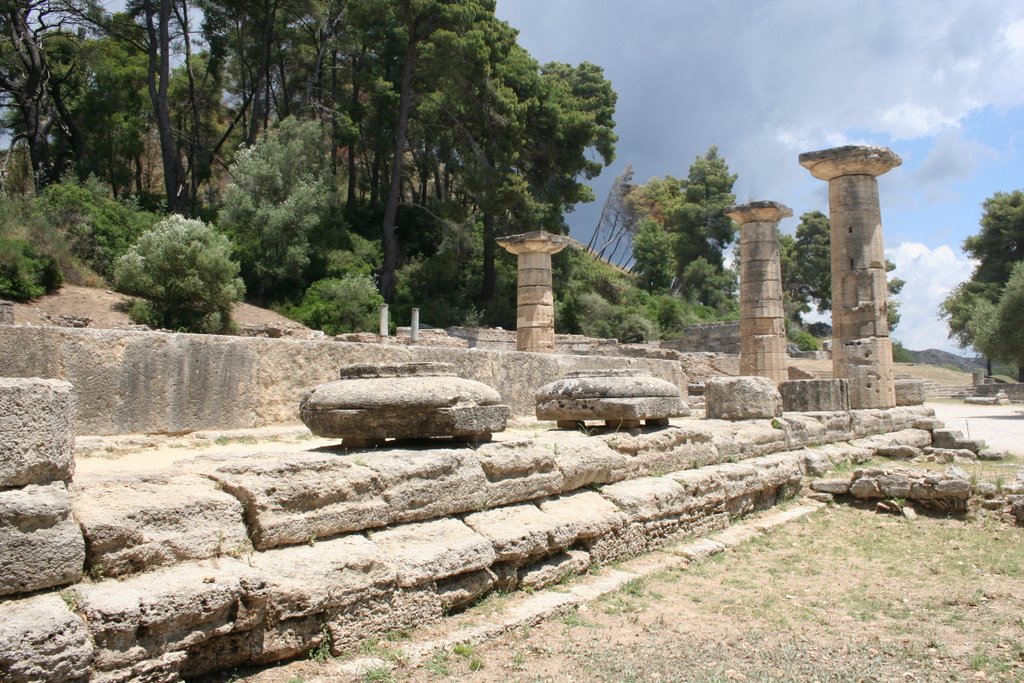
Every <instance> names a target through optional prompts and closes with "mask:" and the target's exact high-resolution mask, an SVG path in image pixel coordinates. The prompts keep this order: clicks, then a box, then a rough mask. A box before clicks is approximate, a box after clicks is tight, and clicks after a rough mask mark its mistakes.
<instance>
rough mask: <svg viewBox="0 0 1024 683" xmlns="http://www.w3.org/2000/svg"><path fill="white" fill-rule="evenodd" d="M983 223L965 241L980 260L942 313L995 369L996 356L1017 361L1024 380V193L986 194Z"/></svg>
mask: <svg viewBox="0 0 1024 683" xmlns="http://www.w3.org/2000/svg"><path fill="white" fill-rule="evenodd" d="M980 225H981V230H980V231H979V232H978V234H977V235H972V236H971V237H968V238H967V239H966V240H964V245H963V247H964V251H965V252H967V254H968V255H969V256H971V257H972V258H974V259H975V260H976V261H977V263H978V265H977V267H976V268H975V269H974V272H973V273H972V274H971V277H970V279H968V280H967V281H966V282H963V283H961V284H960V285H958V286H957V287H956V288H955V289H954V290H953V291H952V292H951V293H950V294H949V296H948V297H946V299H945V300H944V301H943V302H942V305H941V306H940V308H939V316H940V317H941V318H944V319H945V320H946V323H947V325H948V326H949V336H950V338H951V339H953V340H955V341H956V342H957V344H959V345H960V346H961V347H962V348H968V347H972V348H974V349H975V350H976V351H978V352H979V353H981V354H982V355H984V356H985V357H986V358H988V359H989V361H990V362H989V372H991V361H992V360H993V359H995V360H1003V361H1007V362H1010V363H1014V364H1016V365H1017V367H1018V377H1019V379H1020V381H1024V354H1022V353H1021V348H1020V347H1019V346H1017V345H1016V344H1017V342H1019V340H1020V335H1019V328H1020V327H1021V320H1022V318H1020V317H1017V318H1016V319H1015V320H1016V321H1015V322H1014V318H1013V315H1014V314H1015V313H1016V312H1019V306H1020V304H1019V301H1020V296H1021V295H1020V292H1019V291H1018V288H1019V287H1020V276H1018V275H1017V273H1018V271H1020V264H1021V263H1024V192H1022V191H1020V190H1014V191H1013V192H996V193H995V194H994V195H992V196H991V197H989V198H988V199H986V200H985V202H984V203H983V204H982V216H981V221H980ZM1015 277H1016V278H1017V279H1014V278H1015ZM1015 340H1016V341H1015Z"/></svg>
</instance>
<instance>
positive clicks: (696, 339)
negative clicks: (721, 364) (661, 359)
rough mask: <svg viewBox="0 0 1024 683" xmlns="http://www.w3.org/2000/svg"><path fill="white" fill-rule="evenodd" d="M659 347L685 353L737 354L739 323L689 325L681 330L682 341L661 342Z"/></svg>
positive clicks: (738, 347) (738, 349)
mask: <svg viewBox="0 0 1024 683" xmlns="http://www.w3.org/2000/svg"><path fill="white" fill-rule="evenodd" d="M661 347H662V348H664V349H675V350H677V351H683V352H685V353H695V352H701V351H708V352H714V353H735V354H738V353H739V352H740V323H739V321H738V320H735V321H730V322H723V323H701V324H699V325H690V326H689V327H687V328H686V329H685V330H683V338H682V339H678V340H675V341H663V342H661Z"/></svg>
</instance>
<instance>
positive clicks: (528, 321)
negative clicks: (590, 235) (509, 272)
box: [498, 230, 569, 353]
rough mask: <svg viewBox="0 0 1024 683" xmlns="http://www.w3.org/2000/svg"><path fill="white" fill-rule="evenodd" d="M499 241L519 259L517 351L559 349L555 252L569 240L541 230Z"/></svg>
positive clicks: (540, 351)
mask: <svg viewBox="0 0 1024 683" xmlns="http://www.w3.org/2000/svg"><path fill="white" fill-rule="evenodd" d="M498 244H500V245H501V246H502V247H504V248H505V249H506V250H508V251H510V252H511V253H513V254H516V256H517V257H518V259H519V263H518V265H519V268H518V294H517V302H516V303H517V306H516V350H518V351H534V352H537V353H554V352H555V296H554V291H553V290H552V286H551V255H552V254H557V253H558V252H560V251H561V250H562V249H564V248H565V247H566V246H567V245H568V244H569V241H568V240H567V239H566V238H564V237H562V236H560V235H552V234H550V233H547V232H543V231H541V230H536V231H533V232H527V233H523V234H521V235H511V236H509V237H502V238H500V239H499V240H498Z"/></svg>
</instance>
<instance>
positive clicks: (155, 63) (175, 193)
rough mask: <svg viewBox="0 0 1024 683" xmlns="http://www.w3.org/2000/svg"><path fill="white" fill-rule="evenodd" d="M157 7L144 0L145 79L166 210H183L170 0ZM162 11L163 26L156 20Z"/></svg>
mask: <svg viewBox="0 0 1024 683" xmlns="http://www.w3.org/2000/svg"><path fill="white" fill-rule="evenodd" d="M159 2H160V8H159V10H157V8H156V7H155V4H154V2H153V0H144V2H143V4H142V7H143V11H144V12H145V15H146V33H147V35H148V38H149V45H148V49H149V69H148V72H147V74H146V82H147V85H148V86H149V99H150V101H151V102H152V103H153V113H154V115H155V116H156V128H157V136H158V137H159V139H160V157H161V160H162V161H163V167H164V190H165V191H166V192H167V210H168V211H169V212H170V213H181V211H182V205H183V204H184V202H182V201H181V199H182V198H181V183H180V173H179V170H180V166H181V161H180V159H178V150H177V148H176V147H175V145H174V132H173V130H172V128H171V112H170V107H169V105H168V101H167V88H168V85H169V84H170V77H171V54H170V52H171V31H170V23H171V0H159ZM158 11H159V22H160V26H159V27H157V26H156V25H155V24H154V21H155V20H157V13H158Z"/></svg>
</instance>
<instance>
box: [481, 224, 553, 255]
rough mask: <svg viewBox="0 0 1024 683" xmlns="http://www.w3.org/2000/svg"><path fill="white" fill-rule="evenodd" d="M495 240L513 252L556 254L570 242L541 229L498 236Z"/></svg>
mask: <svg viewBox="0 0 1024 683" xmlns="http://www.w3.org/2000/svg"><path fill="white" fill-rule="evenodd" d="M496 241H497V242H498V244H500V245H501V246H502V247H504V248H505V249H506V250H508V251H510V252H512V253H513V254H557V253H558V252H560V251H562V249H565V248H566V247H567V246H569V244H570V240H569V238H567V237H563V236H562V235H554V234H552V233H550V232H545V231H543V230H534V231H532V232H524V233H522V234H519V235H509V236H508V237H499V238H498V239H497V240H496Z"/></svg>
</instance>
